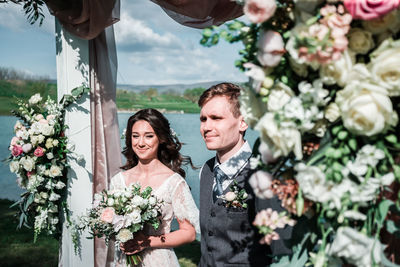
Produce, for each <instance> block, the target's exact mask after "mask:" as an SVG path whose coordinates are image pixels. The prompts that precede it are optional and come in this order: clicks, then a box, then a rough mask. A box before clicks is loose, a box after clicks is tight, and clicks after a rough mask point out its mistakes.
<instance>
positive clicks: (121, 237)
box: [116, 229, 133, 243]
mask: <svg viewBox="0 0 400 267" xmlns="http://www.w3.org/2000/svg"><path fill="white" fill-rule="evenodd" d="M132 238H133V234H132V233H131V231H129V230H128V229H122V230H121V231H119V233H118V234H117V236H116V239H117V240H118V241H120V242H122V243H125V242H127V241H128V240H131V239H132Z"/></svg>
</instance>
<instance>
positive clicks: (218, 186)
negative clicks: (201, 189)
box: [213, 166, 228, 202]
mask: <svg viewBox="0 0 400 267" xmlns="http://www.w3.org/2000/svg"><path fill="white" fill-rule="evenodd" d="M213 172H214V177H215V186H214V189H213V199H214V202H215V201H216V200H217V196H220V195H222V193H223V192H224V190H223V189H222V183H223V182H224V181H225V180H226V179H227V178H228V176H227V175H226V174H225V173H224V172H223V171H222V170H221V168H220V167H219V166H217V167H215V168H214V171H213Z"/></svg>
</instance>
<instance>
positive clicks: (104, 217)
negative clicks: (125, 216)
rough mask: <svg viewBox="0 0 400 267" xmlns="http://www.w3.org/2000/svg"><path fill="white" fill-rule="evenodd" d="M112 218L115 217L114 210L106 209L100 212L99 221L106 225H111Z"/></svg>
mask: <svg viewBox="0 0 400 267" xmlns="http://www.w3.org/2000/svg"><path fill="white" fill-rule="evenodd" d="M114 216H115V210H114V208H110V207H108V208H105V209H104V210H103V211H102V213H101V215H100V220H101V221H103V222H106V223H112V222H113V218H114Z"/></svg>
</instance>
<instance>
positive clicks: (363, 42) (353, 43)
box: [347, 28, 375, 55]
mask: <svg viewBox="0 0 400 267" xmlns="http://www.w3.org/2000/svg"><path fill="white" fill-rule="evenodd" d="M347 38H348V40H349V47H350V49H351V50H353V51H354V52H356V53H357V54H362V55H365V54H366V53H368V51H369V50H371V49H372V48H374V46H375V43H374V39H372V33H371V32H369V31H366V30H363V29H361V28H351V29H350V31H349V33H348V35H347Z"/></svg>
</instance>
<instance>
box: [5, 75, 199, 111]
mask: <svg viewBox="0 0 400 267" xmlns="http://www.w3.org/2000/svg"><path fill="white" fill-rule="evenodd" d="M193 90H194V89H187V91H188V92H191V93H192V91H193ZM195 91H196V93H201V90H199V88H196V90H195ZM35 93H40V94H41V95H42V97H44V98H45V97H47V95H50V96H51V97H52V98H53V99H56V95H57V86H56V84H54V83H48V82H46V81H27V80H0V115H11V112H10V111H11V110H12V109H15V108H16V107H17V105H16V98H15V97H17V98H20V99H25V100H28V99H29V97H30V96H32V95H33V94H35ZM196 102H197V101H196V96H194V97H193V95H192V94H186V95H184V96H181V95H178V94H175V93H163V94H159V93H158V91H157V89H154V88H149V89H148V90H146V91H143V92H141V93H135V92H131V91H127V90H117V107H118V109H119V110H137V109H142V108H156V109H161V110H165V111H177V112H181V111H183V112H185V113H198V112H200V109H199V107H198V106H197V103H196Z"/></svg>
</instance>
